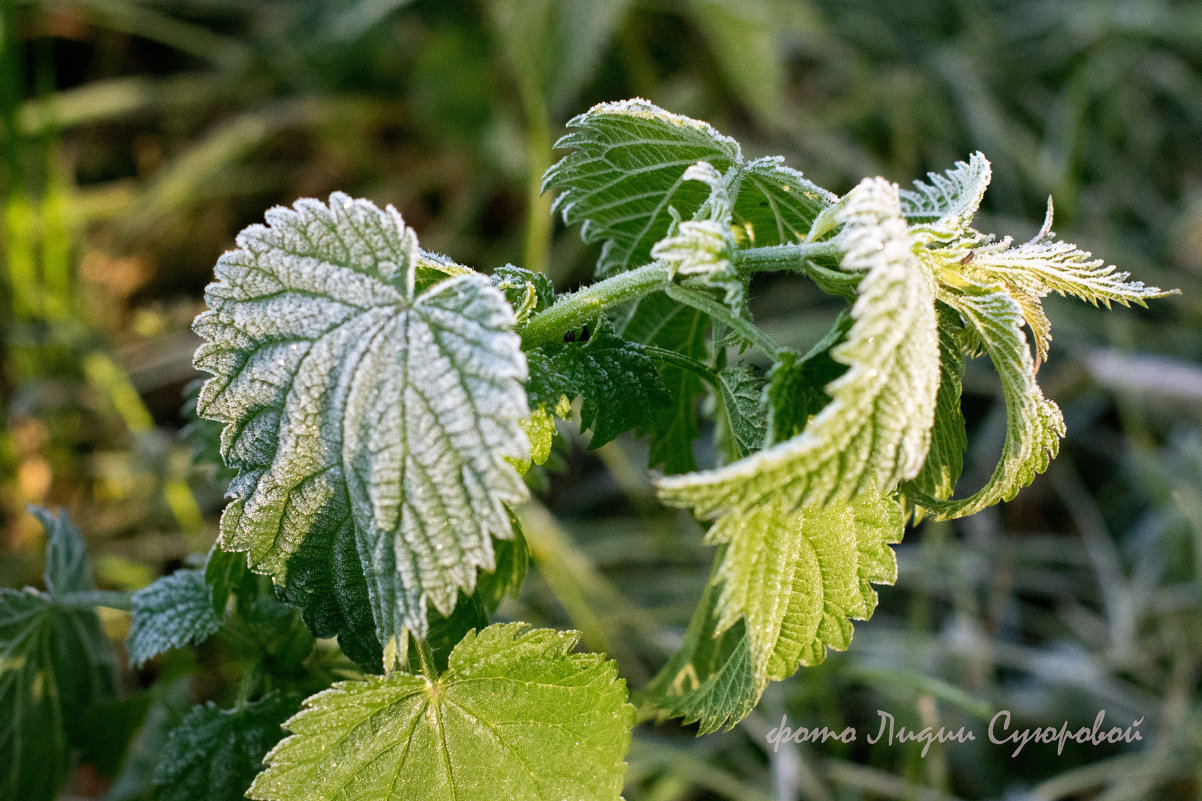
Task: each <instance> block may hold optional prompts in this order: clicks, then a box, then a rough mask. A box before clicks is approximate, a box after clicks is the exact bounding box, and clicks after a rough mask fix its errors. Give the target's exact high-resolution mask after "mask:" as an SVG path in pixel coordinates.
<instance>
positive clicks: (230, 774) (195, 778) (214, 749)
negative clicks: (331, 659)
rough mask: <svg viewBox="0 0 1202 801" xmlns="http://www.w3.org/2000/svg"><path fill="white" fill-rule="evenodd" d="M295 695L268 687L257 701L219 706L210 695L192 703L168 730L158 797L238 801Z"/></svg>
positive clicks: (159, 769)
mask: <svg viewBox="0 0 1202 801" xmlns="http://www.w3.org/2000/svg"><path fill="white" fill-rule="evenodd" d="M295 711H296V699H295V698H293V697H291V696H288V695H286V694H284V693H279V692H271V693H268V694H267V695H265V696H263V697H262V698H261V699H259V700H258V701H254V702H252V703H248V704H244V705H242V706H239V707H235V708H233V709H220V708H218V707H217V705H216V704H214V703H213V702H212V701H209V702H208V703H206V704H201V705H199V706H196V707H194V708H193V709H192V711H191V712H189V713H188V714H187V716H186V717H184V719H183V720H182V721H181V722H180V724H179V725H178V726H176V727H175V728H174V729H172V730H171V734H170V735H169V736H168V737H167V745H166V747H165V748H164V749H163V752H162V754H161V755H160V756H159V764H158V766H157V767H156V768H155V771H154V783H155V784H156V785H158V786H159V794H158V798H159V799H160V800H161V801H194V799H197V798H204V799H207V801H240V799H242V798H244V797H245V793H246V790H247V788H248V787H250V783H251V782H252V781H253V780H254V778H255V776H256V775H257V774H258V773H259V771H260V769H261V768H262V765H263V757H264V755H265V754H266V753H267V752H268V750H269V749H270V748H271V747H272V746H273V745H275V744H276V743H277V742H279V740H280V738H281V737H283V736H284V732H283V730H282V729H281V728H280V724H281V723H283V722H284V720H285V719H287V717H288V716H289V715H290V714H291V713H293V712H295Z"/></svg>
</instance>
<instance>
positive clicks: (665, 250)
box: [651, 161, 750, 317]
mask: <svg viewBox="0 0 1202 801" xmlns="http://www.w3.org/2000/svg"><path fill="white" fill-rule="evenodd" d="M684 179H685V180H686V181H699V182H701V183H703V184H705V185H706V186H708V187H709V188H710V195H709V198H708V199H707V200H706V201H705V202H704V203H702V204H701V207H700V208H699V209H698V210H697V212H696V214H694V215H693V219H691V220H681V219H680V218H679V215H678V214H677V212H676V209H674V208H673V209H669V211H670V212H671V214H672V217H673V219H672V224H671V226H670V227H669V228H668V235H667V236H665V237H664V238H663V239H661V240H660V241H659V242H656V243H655V245H654V246H653V247H652V248H651V257H652V258H653V259H658V260H660V261H663V262H665V263H666V264H668V265H669V267H671V269H672V274H673V275H676V274H679V275H684V276H689V277H694V278H703V279H704V280H705V281H706V283H708V284H710V285H711V286H715V287H719V288H721V289H722V290H724V292H725V293H726V304H727V305H728V306H730V307H731V308H732V309H734V310H735V311H736V313H738V314H740V315H742V316H745V317H750V313H749V312H748V311H747V310H746V304H747V301H746V295H747V282H748V278H747V277H746V276H740V275H739V274H738V273H736V272H735V269H734V259H735V235H734V230H733V227H734V216H733V209H732V208H731V201H730V186H729V183H730V177H729V176H724V175H721V174H719V172H718V171H717V170H716V169H714V167H713V166H712V165H710V164H709V163H708V162H704V161H700V162H698V163H696V164H694V165H693V166H692V167H689V168H688V169H687V170H685V173H684Z"/></svg>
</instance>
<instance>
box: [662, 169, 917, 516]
mask: <svg viewBox="0 0 1202 801" xmlns="http://www.w3.org/2000/svg"><path fill="white" fill-rule="evenodd" d="M897 197H898V196H897V187H896V186H895V185H893V184H889V183H886V182H885V181H884V180H881V179H869V180H865V181H864V182H863V183H861V184H860V186H859V187H857V188H856V189H855V190H853V191H852V193H851V194H849V196H848V198H847V199H846V200H845V202H844V203H843V204H842V205H841V207H840V209H839V216H838V219H839V222H840V223H841V224H842V225H843V230H842V231H841V232H840V238H841V243H842V245H843V247H844V250H845V256H844V259H843V264H842V266H843V269H844V270H845V271H848V272H852V271H856V272H864V273H865V276H864V278H863V280H862V281H861V282H860V284H859V290H858V291H859V295H858V297H857V299H856V301H855V304H854V305H853V306H852V310H851V318H852V321H853V322H852V325H851V328H850V329H849V330H848V333H847V336H846V339H845V340H844V341H842V342H840V343H839V344H838V345H836V346H835V347H833V348H832V349H831V357H832V358H833V359H834V360H835V361H837V362H839V363H841V364H845V365H847V366H848V370H847V372H846V373H844V374H843V375H842V376H840V377H839V378H838V379H836V380H835V381H833V382H831V383H830V384H829V385H827V387H826V393H827V394H828V395H829V396H830V398H831V402H830V403H829V404H827V406H826V407H825V408H823V410H822V411H821V412H819V413H818V414H817V415H816V416H814V417H813V418H812V419H811V420H810V423H809V424H808V425H807V426H806V428H805V429H804V430H803V431H802V433H801V434H799V435H797V436H795V437H793V438H792V439H789V440H786V441H784V442H781V443H779V444H777V445H774V446H773V447H771V448H768V449H765V450H763V451H759V452H757V453H754V454H752V455H751V456H748V457H747V458H745V459H742V460H740V461H738V462H735V463H733V464H730V465H726V466H725V467H721V468H718V469H715V470H708V471H702V472H697V473H689V474H685V475H681V476H667V477H664V478H661V479H660V480H659V481H658V482H657V483H658V486H659V491H660V497H661V498H662V499H663V500H664V501H665V502H667V503H669V504H672V505H675V506H691V507H693V508H694V510H695V512H696V513H697V514H698V515H700V516H702V517H716V516H717V515H719V514H721V513H722V512H723V511H725V510H730V509H742V510H747V509H751V508H753V507H754V506H755V505H756V504H758V503H760V502H761V501H763V500H765V499H768V498H781V499H783V503H784V504H785V506H786V507H788V508H797V507H800V506H802V505H803V504H806V503H811V504H815V505H824V504H827V503H831V502H833V501H836V500H840V499H842V500H847V499H849V498H851V497H853V496H855V495H856V494H858V493H859V492H860V491H861V490H862V489H863V488H865V487H866V486H868V484H869V483H870V482H871V483H873V484H875V485H876V486H878V487H879V488H881V491H882V492H891V491H892V490H893V488H894V487H896V485H897V483H898V482H899V481H901V480H904V479H908V478H912V477H913V476H914V475H916V474H917V473H918V471H919V469H920V468H921V467H922V463H923V460H924V459H925V457H926V453H927V448H928V445H929V443H930V429H931V425H932V421H933V418H934V413H935V396H936V392H937V389H938V385H939V345H938V338H937V334H936V323H935V307H934V281H933V278H932V276H931V275H930V273H929V271H928V270H927V269H926V268H925V266H924V265H923V264H922V262H920V261H919V260H918V259H917V258H915V257H914V255H913V254H912V252H911V250H910V243H909V240H908V238H907V230H906V225H905V223H904V222H903V221H902V219H901V215H900V211H899V207H898V199H897Z"/></svg>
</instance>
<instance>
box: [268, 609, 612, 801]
mask: <svg viewBox="0 0 1202 801" xmlns="http://www.w3.org/2000/svg"><path fill="white" fill-rule="evenodd" d="M578 636H579V635H577V634H576V633H575V632H559V631H549V630H547V629H531V628H528V627H526V626H523V625H521V624H516V623H508V624H500V625H493V626H488V627H487V628H484V629H483V630H481V631H479V632H471V633H469V634H468V635H467V636H466V637H464V638H463V640H461V641H460V642H459V644H458V645H457V646H455V649H454V650H453V651H452V652H451V655H450V658H449V660H448V665H447V670H446V671H445V672H444V673H443V674H442V675H441V676H439V677H438V679H437V680H433V681H432V680H429V679H427V678H425V677H423V676H412V675H406V674H402V673H394V674H392V675H391V676H380V677H369V678H366V679H363V680H360V681H344V682H339V683H338V684H335V685H334V686H333V687H332V688H330V689H329V690H326V691H324V692H321V693H318V694H317V695H314V696H312V697H311V698H309V699H308V700H306V701H305V708H304V709H303V710H302V711H301V712H300V714H298V715H296V716H295V717H293V718H292V719H291V720H289V721H288V722H287V723H286V724H285V728H287V729H288V730H290V731H291V732H292V735H291V736H289V737H288V738H286V739H285V740H283V741H282V742H281V743H280V744H279V745H277V746H276V747H275V748H274V749H273V750H272V751H271V753H270V754H268V756H267V759H266V760H265V761H266V762H267V768H266V770H264V771H263V773H261V774H260V775H259V777H258V778H257V779H255V782H254V784H253V785H251V788H250V790H249V791H248V793H247V794H248V795H249V797H251V798H256V799H262V800H263V801H292V799H297V801H300V799H304V801H320V800H321V799H338V800H339V801H360V800H362V801H369V800H370V801H410V799H412V801H456V799H482V800H483V799H523V800H524V801H563V799H572V800H573V801H617V799H618V798H619V794H620V793H621V790H622V780H623V778H624V776H625V773H626V765H625V763H624V762H623V757H624V756H625V754H626V748H627V746H628V745H629V743H630V729H631V726H632V724H633V722H634V709H633V707H631V706H629V705H628V704H627V703H626V683H625V682H624V681H623V680H622V679H620V678H618V671H617V666H616V665H615V664H614V663H613V662H612V661H610V660H607V659H605V658H604V657H602V656H601V655H599V654H588V653H584V654H582V653H572V648H573V647H574V646H575V644H576V640H577V637H578Z"/></svg>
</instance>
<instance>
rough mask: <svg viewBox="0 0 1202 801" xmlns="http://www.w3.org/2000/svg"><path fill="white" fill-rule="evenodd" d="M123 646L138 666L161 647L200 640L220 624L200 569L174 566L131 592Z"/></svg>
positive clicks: (204, 638) (132, 662)
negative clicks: (165, 573) (173, 570)
mask: <svg viewBox="0 0 1202 801" xmlns="http://www.w3.org/2000/svg"><path fill="white" fill-rule="evenodd" d="M132 601H133V614H132V615H131V619H130V625H129V635H128V636H127V637H126V639H125V650H126V651H128V652H129V663H130V665H132V666H134V667H140V666H141V665H143V664H145V662H146V661H147V660H149V659H153V658H154V657H156V656H158V655H159V654H161V653H163V652H164V651H169V650H171V649H172V648H182V647H183V646H185V645H196V644H198V643H201V642H204V641H205V640H207V639H208V638H209V637H210V636H212V635H213V634H214V633H215V632H216V631H217V629H219V628H221V617H219V616H218V615H217V613H216V612H215V611H214V609H213V599H212V596H211V591H210V589H209V585H208V584H206V583H205V574H204V571H202V570H177V571H175V572H174V573H172V574H171V575H169V576H163V577H162V578H160V579H158V580H157V581H155V582H154V583H152V584H150V585H149V586H146V587H143V588H142V589H140V590H138V591H137V592H135V593H134V594H133V599H132Z"/></svg>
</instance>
